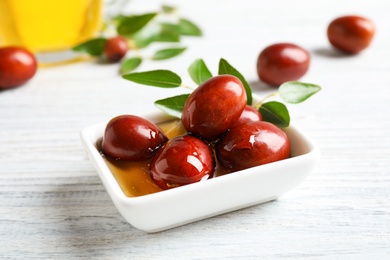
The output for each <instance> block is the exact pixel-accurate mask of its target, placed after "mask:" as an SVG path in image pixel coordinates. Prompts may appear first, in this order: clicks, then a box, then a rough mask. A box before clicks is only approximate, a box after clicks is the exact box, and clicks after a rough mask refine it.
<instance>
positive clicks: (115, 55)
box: [104, 36, 129, 62]
mask: <svg viewBox="0 0 390 260" xmlns="http://www.w3.org/2000/svg"><path fill="white" fill-rule="evenodd" d="M128 48H129V46H128V44H127V40H126V38H124V37H122V36H116V37H113V38H110V39H108V40H107V42H106V44H105V45H104V55H105V57H106V59H107V60H109V61H111V62H118V61H120V60H121V59H122V58H123V57H124V56H125V55H126V53H127V50H128Z"/></svg>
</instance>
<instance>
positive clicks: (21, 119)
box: [0, 0, 390, 259]
mask: <svg viewBox="0 0 390 260" xmlns="http://www.w3.org/2000/svg"><path fill="white" fill-rule="evenodd" d="M164 3H165V2H164ZM160 4H161V2H160V1H157V0H150V1H141V0H134V1H132V2H131V3H130V4H129V6H128V10H129V11H133V12H144V11H154V10H156V9H157V8H158V7H159V6H160ZM169 4H177V5H178V6H179V7H180V13H181V14H182V15H183V16H184V17H187V18H189V19H191V20H193V21H194V22H196V23H197V24H199V25H200V26H201V27H202V28H203V30H204V34H205V35H204V36H203V37H202V38H200V39H198V38H186V39H185V44H186V45H187V46H188V50H187V51H186V52H185V53H184V54H183V55H181V56H179V57H177V58H175V59H172V60H168V61H159V62H152V61H146V62H144V63H143V64H142V65H141V67H140V68H139V70H140V71H141V70H150V69H156V68H166V69H171V70H173V71H175V72H177V73H178V74H180V75H182V77H183V82H188V84H189V85H191V84H193V83H192V81H191V80H190V78H189V77H188V76H187V71H186V70H187V68H188V66H189V65H190V63H191V62H192V61H194V60H195V59H197V58H203V59H204V60H205V61H206V63H207V65H208V66H209V68H210V70H211V71H212V73H214V74H215V73H217V65H218V61H219V59H220V58H221V57H223V58H225V59H227V60H228V61H229V62H230V63H231V64H232V65H233V66H234V67H236V68H237V69H238V70H239V71H240V72H241V73H242V74H243V75H244V76H245V77H246V78H247V80H248V81H249V82H250V83H251V85H252V87H253V89H254V92H255V93H256V94H259V95H261V96H265V95H267V94H269V93H271V92H273V91H274V90H272V89H270V88H268V87H266V86H265V85H264V84H262V83H260V82H259V81H258V79H257V75H256V70H255V64H256V59H257V55H258V54H259V52H260V51H261V50H262V49H263V48H264V47H266V46H267V45H269V44H271V43H274V42H280V41H283V42H285V41H290V42H294V43H296V44H299V45H301V46H302V47H305V48H307V49H308V50H309V51H310V53H311V57H312V63H311V66H310V70H309V72H308V74H307V75H306V76H305V77H304V78H303V79H302V81H307V82H312V83H317V84H319V85H321V86H322V87H323V89H322V91H321V92H320V93H319V94H317V95H316V96H313V97H312V98H311V99H310V100H308V101H307V102H305V103H303V104H300V105H294V106H290V107H289V109H290V113H291V116H292V120H293V123H294V124H295V125H296V126H298V127H299V128H301V129H302V130H304V131H305V132H306V133H307V134H308V135H309V136H310V137H311V138H312V139H314V140H315V142H316V143H317V144H318V145H319V147H320V149H321V153H322V157H321V162H320V163H319V165H318V166H317V167H316V169H315V171H314V172H313V174H312V175H311V176H310V177H309V178H308V179H307V180H306V181H305V182H304V183H303V184H302V185H300V186H299V187H298V188H296V189H294V190H293V191H291V192H289V193H287V194H286V195H284V196H283V197H281V198H280V199H279V200H277V201H273V202H270V203H266V204H263V205H258V206H254V207H250V208H247V209H244V210H240V211H236V212H232V213H228V214H224V215H221V216H217V217H213V218H210V219H207V220H202V221H199V222H196V223H192V224H188V225H185V226H182V227H178V228H175V229H171V230H168V231H164V232H160V233H156V234H146V233H144V232H142V231H139V230H137V229H135V228H133V227H132V226H130V225H129V224H128V223H127V222H126V221H125V220H124V219H123V218H122V217H121V215H120V214H119V213H118V212H117V210H116V209H115V207H114V205H113V204H112V202H111V200H110V198H109V197H108V195H107V193H106V192H105V190H104V187H103V186H102V184H101V182H100V180H99V178H98V176H97V173H96V171H95V169H94V168H93V166H92V163H90V162H89V161H88V159H87V157H86V155H85V152H84V151H83V148H82V146H81V142H80V139H79V132H80V130H81V129H83V128H84V127H86V126H89V125H91V124H95V123H100V122H102V121H107V120H108V119H110V118H111V117H113V116H116V115H119V114H124V113H131V114H143V113H144V112H145V111H154V110H155V109H156V108H155V107H154V106H153V101H154V100H156V99H158V98H163V97H167V96H170V95H174V94H177V93H185V90H183V89H170V90H167V89H163V90H162V89H157V88H153V89H150V88H147V87H140V86H136V85H133V84H130V83H129V82H127V81H125V80H123V79H121V78H120V77H119V76H118V75H119V74H118V69H119V68H118V65H116V64H114V65H103V64H97V63H94V62H85V63H80V64H73V65H66V66H62V67H54V68H46V69H40V70H39V72H38V74H37V75H36V77H35V78H34V79H33V80H31V81H30V82H29V83H28V84H26V85H25V86H23V87H20V88H17V89H13V90H10V91H2V92H0V258H5V259H8V258H9V259H30V258H51V259H68V258H83V259H91V258H106V259H128V258H130V259H145V258H146V259H175V258H180V259H221V258H230V259H259V258H260V259H261V258H262V259H270V258H271V259H273V258H290V259H295V258H309V259H367V258H371V259H389V258H390V200H389V198H390V132H389V129H390V114H389V111H390V86H389V82H390V73H389V72H390V48H389V46H390V33H389V32H390V16H389V14H388V10H390V5H389V3H387V2H386V1H383V0H372V1H369V2H367V1H362V0H355V1H353V3H351V1H346V0H341V1H340V0H339V1H336V0H329V1H323V2H315V1H308V0H298V1H288V0H283V1H282V0H275V1H267V2H265V1H251V2H250V1H237V0H230V1H222V0H215V1H205V0H201V1H174V0H172V1H169ZM351 13H352V14H361V15H365V16H367V17H370V18H371V19H373V20H374V22H375V24H376V26H377V29H378V30H377V34H376V36H375V39H374V42H373V44H372V46H371V47H370V48H369V49H367V50H366V51H365V52H363V53H361V54H360V55H357V56H344V55H340V54H339V53H337V52H336V51H334V50H333V49H332V48H331V47H330V46H329V44H328V42H327V39H326V34H325V31H326V26H327V24H328V23H329V22H330V21H331V20H332V19H333V18H335V17H337V16H339V15H344V14H351ZM156 217H158V216H156Z"/></svg>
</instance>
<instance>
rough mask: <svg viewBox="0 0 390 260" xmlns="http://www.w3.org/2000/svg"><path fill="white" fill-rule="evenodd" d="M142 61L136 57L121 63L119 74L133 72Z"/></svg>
mask: <svg viewBox="0 0 390 260" xmlns="http://www.w3.org/2000/svg"><path fill="white" fill-rule="evenodd" d="M141 62H142V59H141V58H138V57H133V58H129V59H126V60H124V61H123V62H122V63H121V74H125V73H129V72H131V71H133V70H135V69H136V68H137V67H138V66H139V65H141Z"/></svg>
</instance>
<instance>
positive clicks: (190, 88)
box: [180, 84, 195, 91]
mask: <svg viewBox="0 0 390 260" xmlns="http://www.w3.org/2000/svg"><path fill="white" fill-rule="evenodd" d="M180 87H183V88H186V89H189V90H191V91H194V90H195V89H194V88H192V87H190V86H187V85H183V84H181V85H180Z"/></svg>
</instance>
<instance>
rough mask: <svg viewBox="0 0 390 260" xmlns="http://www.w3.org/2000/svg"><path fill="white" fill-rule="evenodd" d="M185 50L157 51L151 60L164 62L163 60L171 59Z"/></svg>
mask: <svg viewBox="0 0 390 260" xmlns="http://www.w3.org/2000/svg"><path fill="white" fill-rule="evenodd" d="M185 50H186V48H169V49H162V50H159V51H157V52H156V53H155V54H154V55H153V57H152V59H153V60H164V59H169V58H172V57H175V56H177V55H179V54H180V53H182V52H183V51H185Z"/></svg>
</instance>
